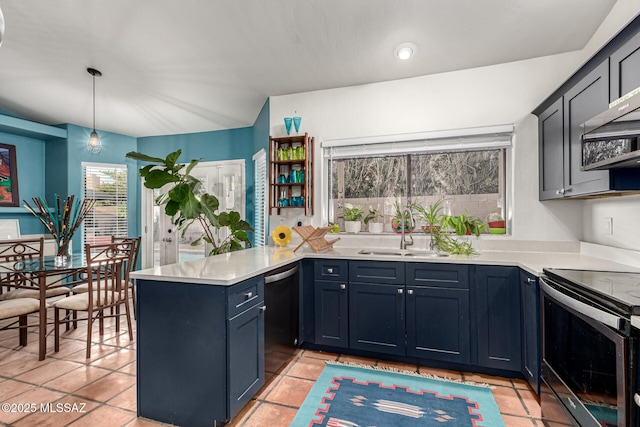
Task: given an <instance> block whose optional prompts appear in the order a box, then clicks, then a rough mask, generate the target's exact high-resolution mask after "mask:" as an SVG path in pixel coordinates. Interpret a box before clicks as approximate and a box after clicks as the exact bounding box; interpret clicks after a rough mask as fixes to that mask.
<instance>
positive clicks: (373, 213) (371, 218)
mask: <svg viewBox="0 0 640 427" xmlns="http://www.w3.org/2000/svg"><path fill="white" fill-rule="evenodd" d="M383 219H384V215H383V214H382V213H381V212H380V211H379V210H377V209H373V208H371V207H369V213H368V214H367V216H365V217H364V223H365V225H368V226H369V233H373V234H380V233H382V229H383V227H384V223H383V222H382V221H383Z"/></svg>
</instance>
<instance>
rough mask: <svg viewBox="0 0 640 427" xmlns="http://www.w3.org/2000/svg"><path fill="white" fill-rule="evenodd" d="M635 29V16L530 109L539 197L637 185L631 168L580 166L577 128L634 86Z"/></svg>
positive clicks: (639, 79)
mask: <svg viewBox="0 0 640 427" xmlns="http://www.w3.org/2000/svg"><path fill="white" fill-rule="evenodd" d="M636 21H638V22H636ZM639 30H640V19H637V20H635V21H634V22H633V23H632V24H630V25H629V27H627V28H625V29H624V30H623V31H621V32H620V34H619V35H618V36H617V37H616V38H615V39H614V40H612V41H611V42H610V43H609V44H608V45H607V46H605V47H604V48H603V49H602V50H601V51H600V52H598V53H597V54H596V55H594V57H593V58H592V59H591V60H590V61H589V62H588V63H587V64H585V66H584V67H583V68H581V69H580V70H578V71H577V72H576V73H575V74H574V75H573V76H571V78H570V79H569V80H567V82H565V83H564V84H563V85H562V86H561V87H560V88H559V89H558V90H557V91H556V92H555V93H554V94H553V95H551V96H550V97H549V98H548V99H547V100H546V101H545V102H544V103H543V104H542V105H540V106H539V107H538V108H537V109H536V110H535V111H534V114H536V115H537V116H538V139H539V160H540V161H539V168H540V171H539V195H540V200H550V199H559V198H565V197H593V196H603V195H606V194H615V195H619V194H621V192H623V191H635V192H637V191H638V190H640V175H639V174H638V173H637V169H635V170H633V169H610V170H590V171H585V170H584V168H583V156H582V128H581V125H582V124H583V123H584V122H586V121H587V120H589V119H591V118H593V117H595V116H597V115H598V114H600V113H602V112H603V111H606V110H608V108H609V102H611V101H613V100H615V99H618V98H619V97H621V96H622V95H624V94H626V93H628V92H630V91H631V90H633V89H636V88H638V87H640V31H639Z"/></svg>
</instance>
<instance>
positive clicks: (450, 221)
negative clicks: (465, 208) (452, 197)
mask: <svg viewBox="0 0 640 427" xmlns="http://www.w3.org/2000/svg"><path fill="white" fill-rule="evenodd" d="M445 224H446V225H447V226H449V227H451V228H452V229H453V231H454V232H455V233H456V234H457V235H458V236H464V235H465V234H466V235H471V234H473V235H475V236H476V237H477V236H480V234H481V233H482V232H483V231H484V225H485V224H484V222H482V221H481V220H480V219H478V218H476V217H474V216H471V215H465V214H460V215H455V216H447V217H446V218H445Z"/></svg>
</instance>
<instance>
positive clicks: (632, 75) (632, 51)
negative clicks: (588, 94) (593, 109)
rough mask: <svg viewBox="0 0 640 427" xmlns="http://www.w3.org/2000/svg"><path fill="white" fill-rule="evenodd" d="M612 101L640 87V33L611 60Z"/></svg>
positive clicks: (614, 54) (615, 53)
mask: <svg viewBox="0 0 640 427" xmlns="http://www.w3.org/2000/svg"><path fill="white" fill-rule="evenodd" d="M609 69H610V72H609V74H610V94H609V95H610V98H609V100H610V101H615V100H616V99H618V98H620V97H621V96H622V95H624V94H626V93H629V92H631V91H632V90H633V89H635V88H637V87H640V33H638V34H636V35H635V36H634V37H633V38H632V39H631V40H629V41H628V42H626V43H625V44H624V45H622V46H621V47H620V49H618V50H617V51H615V52H614V53H613V54H611V57H610V58H609Z"/></svg>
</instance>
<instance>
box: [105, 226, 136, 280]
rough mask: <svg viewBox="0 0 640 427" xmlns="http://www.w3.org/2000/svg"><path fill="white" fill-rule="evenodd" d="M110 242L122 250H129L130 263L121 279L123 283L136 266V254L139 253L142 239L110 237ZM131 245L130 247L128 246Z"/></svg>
mask: <svg viewBox="0 0 640 427" xmlns="http://www.w3.org/2000/svg"><path fill="white" fill-rule="evenodd" d="M111 242H112V243H116V244H118V245H121V244H122V245H121V246H122V250H123V251H126V250H131V252H132V253H131V262H130V263H128V265H127V269H126V271H125V277H123V279H124V280H125V281H127V282H128V281H129V273H130V272H132V271H134V269H135V268H136V266H137V265H138V254H139V253H140V244H141V242H142V237H141V236H138V237H115V236H111ZM128 243H131V245H128Z"/></svg>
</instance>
